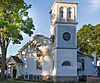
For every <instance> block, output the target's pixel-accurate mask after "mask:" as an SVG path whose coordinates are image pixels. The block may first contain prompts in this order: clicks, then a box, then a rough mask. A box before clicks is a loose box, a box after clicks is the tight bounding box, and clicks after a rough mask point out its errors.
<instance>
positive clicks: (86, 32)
mask: <svg viewBox="0 0 100 83" xmlns="http://www.w3.org/2000/svg"><path fill="white" fill-rule="evenodd" d="M77 39H78V40H77V43H78V48H80V50H81V51H82V52H83V53H86V54H91V55H93V53H94V51H96V52H97V56H98V57H100V24H97V25H95V26H93V25H91V24H88V25H84V26H83V27H82V28H81V29H80V30H79V31H78V32H77Z"/></svg>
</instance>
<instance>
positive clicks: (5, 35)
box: [0, 0, 34, 43]
mask: <svg viewBox="0 0 100 83" xmlns="http://www.w3.org/2000/svg"><path fill="white" fill-rule="evenodd" d="M29 8H31V5H30V4H29V5H27V4H26V3H25V2H24V0H0V42H2V39H3V40H4V41H8V40H12V41H13V43H19V42H20V40H23V36H22V34H21V33H22V32H24V33H26V34H28V35H29V36H31V35H32V34H33V30H34V25H33V21H32V18H30V17H29V16H28V9H29Z"/></svg>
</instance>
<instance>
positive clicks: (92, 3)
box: [89, 0, 100, 10]
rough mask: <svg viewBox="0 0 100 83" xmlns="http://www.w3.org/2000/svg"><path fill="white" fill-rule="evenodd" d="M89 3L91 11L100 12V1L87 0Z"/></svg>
mask: <svg viewBox="0 0 100 83" xmlns="http://www.w3.org/2000/svg"><path fill="white" fill-rule="evenodd" d="M89 3H90V6H91V8H92V9H93V10H98V9H99V10H100V0H89Z"/></svg>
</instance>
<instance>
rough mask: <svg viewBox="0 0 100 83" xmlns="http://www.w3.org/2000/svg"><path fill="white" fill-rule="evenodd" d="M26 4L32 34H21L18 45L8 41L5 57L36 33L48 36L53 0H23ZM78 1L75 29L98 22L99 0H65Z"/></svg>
mask: <svg viewBox="0 0 100 83" xmlns="http://www.w3.org/2000/svg"><path fill="white" fill-rule="evenodd" d="M25 1H26V2H27V3H28V4H32V8H31V9H29V16H30V17H32V18H33V23H34V25H35V29H36V30H35V31H34V34H33V35H32V36H31V37H28V36H27V35H26V34H23V37H24V40H23V41H22V43H21V44H19V45H13V44H12V43H10V45H9V48H8V53H7V57H8V56H10V55H13V56H14V55H15V54H17V53H18V50H19V49H20V48H22V47H23V45H25V44H26V43H27V42H28V41H29V40H30V39H32V37H33V36H34V35H36V34H43V35H45V36H48V37H50V14H49V12H50V8H51V6H52V4H53V1H54V0H25ZM66 1H73V2H79V5H78V19H77V21H78V23H79V24H78V25H77V31H78V30H79V29H80V28H81V27H82V26H83V25H84V24H92V25H96V24H98V23H100V0H66Z"/></svg>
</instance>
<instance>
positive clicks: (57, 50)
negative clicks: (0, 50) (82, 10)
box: [7, 0, 98, 82]
mask: <svg viewBox="0 0 100 83" xmlns="http://www.w3.org/2000/svg"><path fill="white" fill-rule="evenodd" d="M77 5H78V3H77V2H67V1H60V0H57V1H54V3H53V6H52V7H51V10H50V15H51V25H50V32H51V37H50V38H48V37H46V36H44V35H41V34H37V35H35V36H34V37H33V38H32V40H30V41H29V42H27V43H26V44H25V45H24V46H23V47H22V48H21V49H20V50H19V52H18V54H16V55H15V56H11V57H10V58H8V62H7V66H8V71H7V76H8V77H10V78H16V77H22V78H24V79H51V80H54V81H58V82H64V81H68V80H69V81H70V80H74V81H77V78H78V77H79V76H97V74H98V73H97V72H98V70H97V68H96V66H95V65H93V64H92V61H93V57H91V56H89V55H86V54H83V53H81V52H80V51H78V49H77V36H76V27H77V24H78V22H77Z"/></svg>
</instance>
